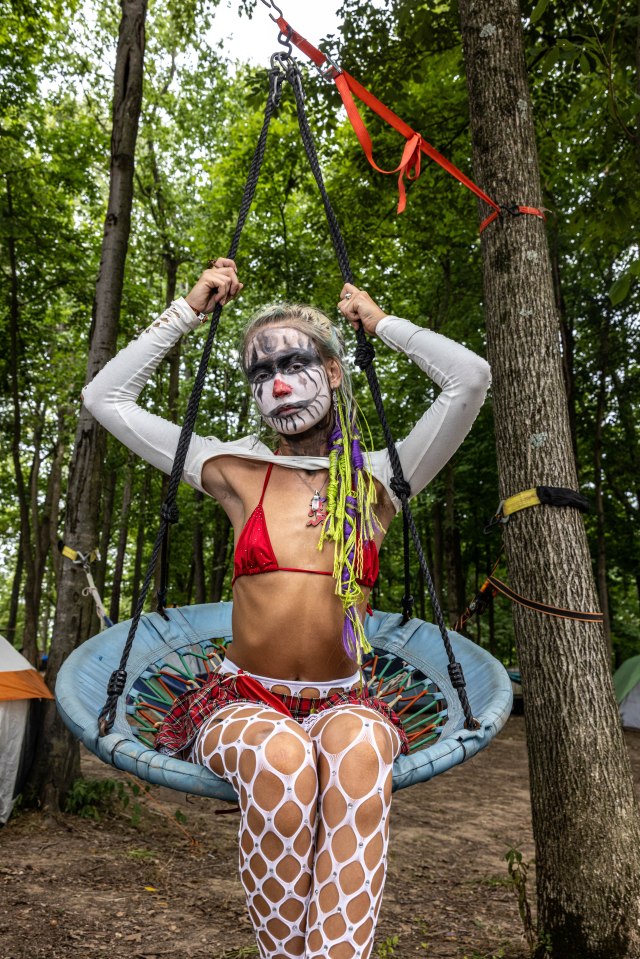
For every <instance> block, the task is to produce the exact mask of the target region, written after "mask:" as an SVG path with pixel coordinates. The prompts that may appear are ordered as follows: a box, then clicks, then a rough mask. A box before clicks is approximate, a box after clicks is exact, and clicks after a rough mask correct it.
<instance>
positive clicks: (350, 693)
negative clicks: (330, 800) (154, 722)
mask: <svg viewBox="0 0 640 959" xmlns="http://www.w3.org/2000/svg"><path fill="white" fill-rule="evenodd" d="M232 703H254V704H259V705H261V706H268V707H269V708H271V709H275V710H277V711H278V712H280V713H283V714H284V715H285V716H289V717H291V718H292V719H295V721H296V722H302V720H303V719H306V718H307V717H308V716H310V715H312V714H314V713H321V712H324V711H325V710H327V709H330V708H331V707H332V706H337V705H340V704H343V703H349V704H351V705H354V706H366V707H368V708H369V709H374V710H375V711H376V712H378V713H380V715H381V716H383V717H384V718H385V719H386V720H387V721H388V722H390V723H391V724H392V725H393V726H394V728H395V729H396V731H397V733H398V735H399V737H400V742H401V751H402V752H403V753H408V752H409V742H408V739H407V734H406V733H405V731H404V728H403V726H402V721H401V720H400V717H399V716H397V715H396V713H394V711H393V709H391V707H390V706H388V705H387V704H386V703H385V702H384V701H383V700H381V699H377V698H376V697H375V696H370V695H369V690H368V689H367V687H366V685H363V686H362V688H361V689H345V690H340V691H339V692H336V693H332V694H331V696H321V697H318V698H316V699H304V698H302V697H300V696H279V695H278V694H276V693H273V692H272V691H271V690H269V689H266V688H265V687H264V686H263V685H262V683H260V682H258V680H257V679H255V678H254V677H253V676H251V675H249V674H247V673H243V672H240V673H237V674H236V673H214V674H213V675H212V676H211V677H210V678H209V679H208V680H207V682H206V683H205V684H204V685H203V686H201V687H200V688H199V689H193V690H189V691H188V692H186V693H183V694H182V696H179V697H178V698H177V699H176V701H175V702H174V704H173V706H172V708H171V710H170V711H169V712H168V713H167V715H166V716H165V718H164V720H163V723H162V725H161V727H160V729H159V730H158V734H157V736H156V741H155V748H156V749H157V750H158V751H159V752H162V753H164V754H165V755H169V756H185V751H186V750H188V748H189V747H190V746H191V745H192V744H193V741H194V739H195V738H196V736H197V735H198V730H199V729H200V727H201V726H202V724H203V723H204V722H205V721H206V720H207V719H209V717H210V716H213V715H214V713H217V712H218V710H220V709H223V708H224V707H225V706H230V705H231V704H232ZM185 758H186V757H185Z"/></svg>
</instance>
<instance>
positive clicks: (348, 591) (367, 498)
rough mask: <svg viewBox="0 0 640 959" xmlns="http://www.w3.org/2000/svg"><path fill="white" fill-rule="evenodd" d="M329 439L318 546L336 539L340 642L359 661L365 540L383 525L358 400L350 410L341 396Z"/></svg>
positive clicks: (364, 644)
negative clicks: (366, 460)
mask: <svg viewBox="0 0 640 959" xmlns="http://www.w3.org/2000/svg"><path fill="white" fill-rule="evenodd" d="M329 442H330V444H331V449H330V452H329V482H328V485H327V518H326V519H325V521H324V523H323V524H322V528H321V530H320V539H319V541H318V549H320V550H321V549H322V548H323V546H324V543H325V540H327V539H330V540H333V542H334V560H333V576H334V579H335V581H336V594H337V595H338V596H340V598H341V600H342V607H343V609H344V625H343V628H342V644H343V646H344V648H345V650H346V652H347V653H348V654H349V655H350V656H351V657H353V658H354V659H355V660H356V661H357V662H358V664H360V663H361V662H362V654H363V653H368V652H370V651H371V646H370V644H369V641H368V640H367V638H366V636H365V633H364V627H363V625H362V621H361V619H360V616H359V615H358V605H359V604H360V603H361V602H362V601H363V598H364V597H363V594H362V589H361V588H360V585H359V583H358V580H359V579H360V578H361V576H362V568H363V556H364V544H365V543H368V542H371V540H373V537H374V536H375V533H376V531H377V530H379V529H380V524H379V522H378V519H377V517H376V515H375V513H374V510H373V505H374V503H375V502H376V491H375V485H374V482H373V477H372V475H371V473H370V472H369V471H366V470H365V468H364V456H363V453H362V446H361V441H360V429H359V426H358V421H357V413H356V405H355V403H352V404H351V409H347V408H346V407H345V404H344V399H343V397H342V396H341V395H338V397H337V404H336V414H335V424H334V429H333V432H332V434H331V436H330V439H329Z"/></svg>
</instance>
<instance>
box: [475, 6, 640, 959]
mask: <svg viewBox="0 0 640 959" xmlns="http://www.w3.org/2000/svg"><path fill="white" fill-rule="evenodd" d="M460 14H461V21H462V34H463V44H464V55H465V62H466V72H467V82H468V87H469V105H470V116H471V132H472V144H473V163H474V172H475V179H476V182H477V183H478V184H479V185H480V186H481V187H482V188H483V189H484V190H485V191H486V192H487V193H488V194H489V195H490V196H492V197H493V198H494V199H496V200H497V201H498V202H500V203H505V204H511V203H514V202H515V203H522V204H526V205H527V206H534V207H539V206H540V201H541V196H540V178H539V172H538V161H537V152H536V143H535V132H534V126H533V117H532V107H531V100H530V97H529V90H528V85H527V75H526V67H525V60H524V52H523V38H522V27H521V22H520V11H519V8H518V4H517V3H514V2H513V0H473V2H472V0H461V2H460ZM482 212H483V215H484V214H486V212H487V211H486V209H485V210H483V211H482ZM482 257H483V265H484V290H485V309H486V322H487V337H488V347H489V357H490V361H491V364H492V367H493V376H494V405H495V414H496V415H495V422H496V446H497V454H498V467H499V476H500V495H501V497H502V498H506V497H507V496H509V495H511V494H513V493H517V492H519V491H521V490H525V489H528V488H530V487H532V486H537V485H539V484H546V485H550V486H564V487H571V488H573V489H576V488H577V477H576V470H575V463H574V459H573V455H572V444H571V434H570V429H569V417H568V412H567V402H566V392H565V388H564V383H563V378H562V363H561V356H560V349H559V342H560V331H559V328H558V318H557V312H556V307H555V302H554V293H553V283H552V275H551V267H550V262H549V253H548V249H547V243H546V237H545V227H544V224H543V223H542V222H541V221H540V220H539V219H537V218H534V217H532V216H523V217H517V218H516V217H511V216H509V215H506V216H504V217H503V218H501V219H499V220H498V221H497V222H494V223H493V224H492V225H491V226H490V227H489V228H488V229H487V230H485V231H484V233H483V235H482ZM504 536H505V549H506V555H507V561H508V564H509V571H510V578H511V583H512V585H513V587H514V589H515V590H517V591H518V592H519V593H522V594H524V595H525V596H529V597H531V598H533V599H536V600H539V601H542V602H545V603H551V604H553V605H556V606H562V607H565V608H567V609H576V610H593V609H595V608H596V604H597V596H596V590H595V585H594V582H593V574H592V571H591V561H590V557H589V551H588V548H587V540H586V535H585V530H584V525H583V522H582V518H581V516H580V514H579V513H578V512H577V511H576V510H571V509H569V508H564V509H554V508H551V507H542V506H541V507H536V508H533V509H525V510H522V511H521V512H518V513H517V514H515V515H514V516H513V517H512V518H511V520H510V521H509V523H508V524H507V526H506V527H505V532H504ZM513 616H514V625H515V633H516V643H517V649H518V658H519V662H520V667H521V670H522V677H523V683H524V685H525V688H526V690H527V696H526V701H525V718H526V727H527V745H528V751H529V767H530V778H531V801H532V810H533V827H534V836H535V841H536V868H537V894H538V931H539V936H540V938H541V941H542V942H543V943H544V944H545V945H546V946H548V947H549V948H550V949H551V951H552V954H553V956H556V957H562V959H622V957H631V956H635V957H637V956H638V955H639V954H640V821H639V817H638V807H637V803H636V799H635V796H634V790H633V781H632V778H631V772H630V767H629V760H628V755H627V752H626V748H625V744H624V740H623V737H622V730H621V726H620V720H619V717H618V710H617V705H616V701H615V696H614V693H613V685H612V681H611V674H610V670H609V659H608V650H607V645H606V642H605V640H604V635H603V630H602V627H600V626H597V625H593V624H585V623H579V622H576V621H574V620H558V619H555V618H552V617H546V616H544V615H542V614H540V613H534V612H531V611H529V610H526V609H524V608H523V607H521V606H514V608H513Z"/></svg>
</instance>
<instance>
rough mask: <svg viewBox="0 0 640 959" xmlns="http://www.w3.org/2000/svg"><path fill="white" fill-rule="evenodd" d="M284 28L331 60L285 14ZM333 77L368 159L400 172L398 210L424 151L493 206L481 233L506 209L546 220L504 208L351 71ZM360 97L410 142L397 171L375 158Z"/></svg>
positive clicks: (319, 60)
mask: <svg viewBox="0 0 640 959" xmlns="http://www.w3.org/2000/svg"><path fill="white" fill-rule="evenodd" d="M276 22H277V24H278V27H279V28H280V31H281V32H282V33H283V34H284V35H285V36H286V37H287V39H289V40H291V42H292V43H294V44H295V45H296V46H297V47H298V49H299V50H302V52H303V53H304V54H305V55H306V56H307V57H309V59H310V60H312V61H313V63H315V65H316V66H317V67H318V68H322V67H323V65H324V64H325V63H327V62H328V60H327V57H326V55H325V54H324V53H323V52H322V51H321V50H318V48H317V47H314V46H313V44H312V43H309V41H308V40H306V39H305V38H304V37H303V36H302V35H301V34H300V33H298V32H297V30H294V29H293V27H292V26H291V25H290V24H289V23H287V21H286V20H285V19H284V17H279V18H278V20H277V21H276ZM329 75H330V76H332V78H333V80H334V81H335V84H336V86H337V88H338V92H339V94H340V96H341V98H342V102H343V104H344V107H345V109H346V111H347V116H348V117H349V120H350V122H351V125H352V127H353V129H354V131H355V134H356V136H357V138H358V140H359V142H360V146H361V147H362V149H363V150H364V153H365V156H366V157H367V160H368V161H369V163H370V164H371V166H372V167H373V168H374V170H377V171H378V173H387V174H392V173H398V174H399V176H398V193H399V201H398V213H402V211H403V210H404V209H405V206H406V188H405V178H406V179H407V180H417V179H418V177H419V176H420V154H421V153H424V154H425V155H426V156H428V157H429V159H430V160H433V161H434V162H435V163H437V164H439V165H440V166H441V167H442V168H443V169H444V170H446V172H447V173H449V174H450V175H451V176H453V177H455V179H456V180H458V181H459V182H460V183H462V184H463V186H466V187H467V189H469V190H471V192H472V193H475V195H476V196H477V197H479V198H480V199H481V200H483V201H484V202H485V203H487V204H488V205H489V206H490V207H493V213H491V214H490V215H489V216H488V217H487V218H486V219H485V220H484V221H483V222H482V224H481V226H480V232H482V230H484V229H485V228H486V227H487V226H488V225H489V224H490V223H492V222H493V221H494V220H495V219H497V218H498V217H499V216H501V215H502V213H503V210H506V211H507V212H509V213H513V215H522V214H527V213H528V214H532V215H533V216H537V217H540V218H541V219H543V220H544V214H543V213H542V212H541V211H540V210H537V209H536V208H535V207H528V206H516V205H515V204H514V205H513V206H511V207H501V206H500V205H499V204H498V203H496V202H495V200H492V199H491V197H490V196H488V195H487V194H486V193H485V192H484V190H482V189H480V187H479V186H478V185H477V184H476V183H474V182H473V180H471V179H469V177H468V176H466V175H465V174H464V173H463V172H462V171H461V170H459V169H458V168H457V166H455V165H454V164H453V163H451V161H450V160H447V158H446V157H444V156H443V155H442V154H441V153H440V152H439V151H438V150H436V149H435V147H433V146H431V144H430V143H428V142H427V141H426V140H425V139H423V137H422V136H421V135H420V134H419V133H418V132H417V131H416V130H414V129H413V128H412V127H410V126H409V124H408V123H405V121H404V120H402V119H401V118H400V117H399V116H398V115H397V114H396V113H394V112H393V110H390V109H389V107H388V106H386V105H385V104H384V103H382V101H381V100H378V98H377V97H376V96H374V95H373V93H371V92H370V91H369V90H367V88H366V87H363V86H362V84H361V83H358V81H357V80H356V79H355V77H352V76H351V74H350V73H347V71H346V70H342V69H341V70H337V69H335V68H333V73H332V74H329ZM354 95H355V96H356V97H357V98H358V99H359V100H361V101H362V102H363V103H365V104H366V105H367V106H368V107H369V108H370V109H371V110H373V111H374V113H377V114H378V116H379V117H381V118H382V119H383V120H384V121H385V122H386V123H388V124H389V125H390V126H392V127H393V128H394V130H397V131H398V133H400V134H401V135H402V136H403V137H404V138H405V139H406V141H407V142H406V144H405V147H404V150H403V153H402V159H401V160H400V163H399V165H398V166H397V167H396V168H395V169H394V170H383V169H382V168H381V167H379V166H378V164H377V163H376V162H375V160H374V159H373V144H372V142H371V137H370V136H369V132H368V130H367V128H366V126H365V124H364V121H363V120H362V117H361V116H360V112H359V110H358V107H357V106H356V103H355V100H354V98H353V96H354Z"/></svg>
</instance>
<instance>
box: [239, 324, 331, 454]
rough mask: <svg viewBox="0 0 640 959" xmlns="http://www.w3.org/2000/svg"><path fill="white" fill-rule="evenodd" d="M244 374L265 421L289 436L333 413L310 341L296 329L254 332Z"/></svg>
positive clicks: (321, 365) (321, 367) (328, 389)
mask: <svg viewBox="0 0 640 959" xmlns="http://www.w3.org/2000/svg"><path fill="white" fill-rule="evenodd" d="M245 370H246V374H247V377H248V380H249V383H250V384H251V391H252V393H253V398H254V400H255V401H256V405H257V407H258V409H259V410H260V413H261V414H262V417H263V419H264V420H265V422H266V423H267V424H268V425H269V426H270V427H271V428H272V429H274V430H276V431H277V432H278V433H284V434H285V435H286V436H291V435H293V434H295V433H303V432H305V430H308V429H311V427H312V426H316V424H317V423H319V422H320V421H321V420H322V419H323V418H324V417H325V416H326V415H327V413H328V412H329V410H330V409H331V387H330V386H329V379H328V377H327V371H326V369H325V367H324V363H323V362H322V359H321V357H320V354H319V353H318V350H317V347H316V345H315V343H314V342H313V340H312V339H311V337H309V336H307V334H306V333H302V332H301V331H300V330H297V329H295V328H294V327H290V326H287V327H268V328H266V329H263V330H258V331H257V333H255V335H254V336H253V337H252V338H251V340H250V341H249V345H248V347H247V351H246V353H245Z"/></svg>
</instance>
